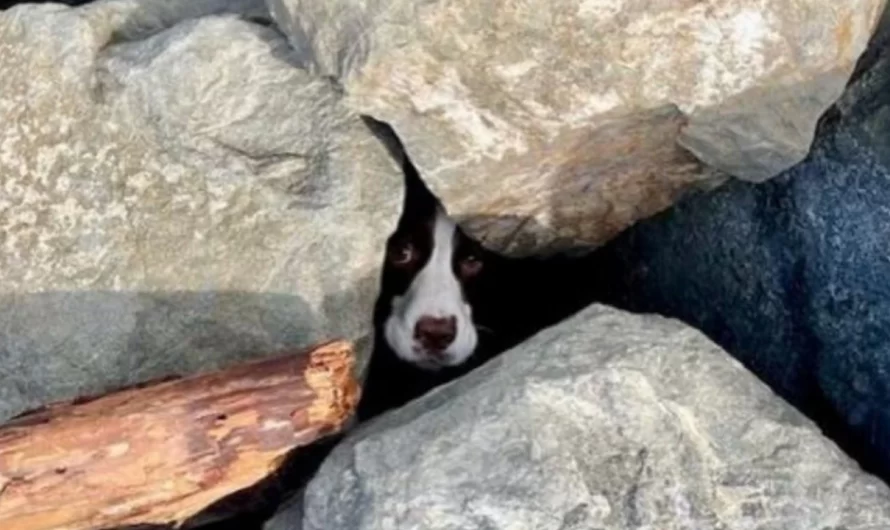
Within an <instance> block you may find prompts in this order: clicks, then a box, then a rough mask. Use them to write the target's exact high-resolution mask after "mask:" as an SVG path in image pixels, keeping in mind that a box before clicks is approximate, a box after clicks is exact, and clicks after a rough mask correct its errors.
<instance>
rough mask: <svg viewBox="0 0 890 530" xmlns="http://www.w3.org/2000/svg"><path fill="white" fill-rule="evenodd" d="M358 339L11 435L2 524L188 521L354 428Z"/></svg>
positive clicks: (31, 527) (138, 390)
mask: <svg viewBox="0 0 890 530" xmlns="http://www.w3.org/2000/svg"><path fill="white" fill-rule="evenodd" d="M354 361H355V359H354V352H353V347H352V345H351V344H350V343H348V342H345V341H335V342H329V343H326V344H322V345H318V346H315V347H313V348H310V349H308V350H306V351H303V352H299V353H294V354H290V355H284V356H279V357H274V358H269V359H263V360H259V361H254V362H249V363H245V364H241V365H237V366H234V367H231V368H228V369H225V370H221V371H218V372H214V373H206V374H199V375H195V376H191V377H186V378H178V379H174V380H166V381H161V382H155V383H148V384H145V385H140V386H139V387H133V388H129V389H125V390H121V391H118V392H113V393H110V394H107V395H104V396H101V397H93V398H80V399H76V400H74V401H72V402H66V403H57V404H54V405H50V406H48V407H45V408H42V409H40V410H37V411H34V412H30V413H27V414H25V415H23V416H19V417H18V418H16V419H14V420H12V421H10V422H9V423H7V424H6V425H3V426H2V427H0V528H2V529H4V530H50V529H52V530H62V529H65V530H80V529H96V528H112V527H123V526H141V525H156V524H157V525H167V524H172V525H177V524H180V523H182V522H183V521H185V520H187V519H188V518H189V517H191V516H193V515H195V514H197V513H199V512H201V510H203V509H204V508H206V507H208V506H210V505H211V504H213V503H214V502H216V501H218V500H220V499H222V498H224V497H226V496H227V495H229V494H231V493H234V492H236V491H239V490H242V489H244V488H247V487H250V486H251V485H253V484H255V483H257V482H259V481H260V480H261V479H263V478H265V477H267V476H269V475H270V474H272V473H274V472H275V471H276V469H278V467H279V466H280V465H281V463H282V462H283V461H284V459H285V457H287V456H288V455H289V454H290V453H291V452H292V451H293V450H295V449H296V448H298V447H300V446H304V445H307V444H309V443H311V442H313V441H315V440H317V439H319V438H321V437H323V436H325V435H328V434H333V433H336V432H338V431H340V430H342V429H343V427H344V425H345V424H346V422H347V421H348V420H349V418H350V417H351V415H352V413H353V410H354V408H355V405H356V403H357V401H358V397H359V393H360V390H359V386H358V383H357V381H356V380H355V379H354V376H353V368H354Z"/></svg>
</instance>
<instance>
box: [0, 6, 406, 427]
mask: <svg viewBox="0 0 890 530" xmlns="http://www.w3.org/2000/svg"><path fill="white" fill-rule="evenodd" d="M227 12H228V13H229V14H226V13H227ZM263 12H265V5H264V4H262V3H261V2H247V1H236V2H222V1H215V2H214V1H192V0H188V1H186V0H183V1H182V2H167V1H164V2H152V1H150V0H146V1H130V0H121V1H118V0H115V1H110V2H102V3H95V4H90V5H88V6H85V7H81V8H77V9H71V8H68V7H65V6H61V5H53V4H40V5H19V6H16V7H14V8H12V9H10V10H8V11H5V12H2V13H0V420H2V419H4V418H7V417H9V416H10V415H12V414H15V413H18V412H20V411H22V410H23V409H25V408H28V407H31V406H35V405H38V404H41V403H44V402H46V401H48V400H54V399H59V398H63V397H70V396H72V395H76V394H81V393H92V392H99V391H104V390H107V389H110V388H114V387H117V386H120V385H125V384H129V383H132V382H137V381H143V380H146V379H150V378H153V377H158V376H161V375H165V374H169V373H173V372H178V373H184V372H192V371H195V370H198V369H211V368H214V367H216V366H219V365H221V364H223V363H228V362H232V361H234V360H235V359H239V358H245V357H248V356H252V355H261V354H268V353H273V351H274V350H276V349H278V348H283V347H299V346H304V345H306V344H308V343H311V342H314V341H316V340H320V339H327V338H330V337H333V336H343V337H347V338H359V337H360V336H361V334H364V333H366V329H367V318H368V316H367V315H368V314H370V310H371V306H372V302H373V297H374V296H375V286H376V285H375V284H376V275H377V267H378V266H379V261H380V259H381V255H382V249H383V241H384V238H385V237H386V234H387V232H388V231H389V230H390V229H391V225H392V224H394V222H395V220H396V218H397V216H398V208H399V206H400V204H399V202H400V201H401V176H400V173H399V171H398V168H397V166H396V164H394V162H393V161H392V160H391V158H390V157H389V154H388V153H387V152H386V150H385V148H384V147H383V146H382V145H381V144H380V142H379V141H378V140H377V139H376V138H375V137H373V136H372V135H371V134H370V132H369V131H368V129H367V128H366V126H365V125H364V124H363V123H362V122H361V120H359V119H358V118H357V117H356V116H355V115H354V114H353V113H351V112H350V111H349V110H348V109H347V108H345V107H344V106H343V105H342V102H341V97H340V95H339V94H338V92H337V90H336V87H334V86H331V84H330V83H329V82H327V81H325V80H322V79H320V78H318V77H315V76H313V75H311V74H309V73H307V72H305V71H304V70H301V69H299V68H297V67H296V66H295V65H297V64H299V59H300V58H299V56H297V55H296V54H295V53H294V52H293V50H292V49H291V48H290V47H289V46H288V44H287V42H286V40H285V39H284V37H283V36H281V35H280V34H279V33H278V32H276V31H275V30H274V29H272V28H270V27H268V13H267V12H266V24H263V23H262V19H261V18H260V19H257V17H261V16H262V13H263ZM231 13H242V14H244V13H246V14H247V15H246V16H243V17H242V16H237V15H234V14H231ZM253 20H258V21H257V22H254V21H253Z"/></svg>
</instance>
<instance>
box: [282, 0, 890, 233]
mask: <svg viewBox="0 0 890 530" xmlns="http://www.w3.org/2000/svg"><path fill="white" fill-rule="evenodd" d="M267 2H268V4H269V6H270V10H271V12H272V14H273V16H274V18H275V20H276V22H277V24H278V26H279V27H280V28H281V29H282V30H283V31H285V32H286V33H287V35H288V37H289V39H290V42H291V44H292V46H293V47H294V48H295V49H297V50H300V51H302V52H304V53H305V54H306V56H308V57H311V59H312V60H311V63H310V64H309V67H311V68H313V71H316V72H318V73H319V74H320V75H329V76H331V77H333V78H334V79H336V80H337V81H338V83H339V84H340V85H341V86H342V88H343V90H344V92H345V94H346V97H347V102H348V104H349V105H350V106H351V107H352V108H353V109H356V110H357V111H359V112H362V113H367V114H370V115H372V116H374V117H376V118H378V119H382V120H384V121H388V122H390V123H391V124H393V126H394V127H395V129H396V131H397V132H398V133H399V135H400V136H401V137H402V138H403V140H404V141H405V143H406V145H407V148H408V150H409V151H410V153H411V155H412V156H413V157H414V160H415V162H416V163H417V165H418V166H419V167H420V168H421V170H422V171H423V172H424V174H425V175H427V176H428V177H429V181H430V184H431V186H432V188H433V189H434V191H436V192H437V193H438V194H439V195H440V196H441V197H442V198H443V199H444V201H445V203H446V204H447V205H448V206H449V207H450V208H451V209H452V211H453V212H455V213H457V214H460V215H467V216H469V215H472V216H474V217H478V216H480V215H484V216H485V218H481V219H480V218H475V219H473V221H474V222H473V223H472V225H471V228H472V229H473V231H474V232H476V233H477V234H481V235H483V236H484V237H486V238H487V239H488V240H489V241H491V242H492V243H493V244H497V245H499V246H502V247H504V248H507V249H512V248H515V247H517V244H514V243H513V240H512V238H513V237H515V236H516V234H517V233H519V234H522V235H525V236H528V237H527V238H524V239H523V240H522V241H521V243H522V245H528V244H539V245H544V244H547V243H551V242H553V240H555V239H557V241H556V243H560V244H561V241H559V240H562V239H569V240H570V241H571V240H574V241H578V240H581V241H584V242H587V243H602V242H604V241H605V240H607V239H609V238H610V237H611V236H613V235H615V234H616V233H617V232H619V231H620V230H622V229H624V228H626V227H627V226H629V225H631V224H632V223H633V222H634V221H637V220H639V219H642V218H645V217H648V216H649V215H652V214H653V213H655V212H657V211H659V210H662V209H664V208H665V207H667V206H669V205H670V204H672V203H673V202H674V201H675V200H676V199H677V198H678V196H680V195H682V194H683V192H684V191H686V190H688V189H690V188H692V187H697V186H701V185H712V184H714V183H716V182H718V181H720V180H721V179H722V178H723V173H726V174H729V175H733V176H736V177H740V178H742V179H747V180H756V181H760V180H764V179H766V178H769V177H772V176H774V175H776V174H777V173H779V172H780V171H782V170H784V169H787V168H788V167H790V166H791V165H793V164H795V163H797V162H799V161H800V160H801V159H802V158H803V157H804V156H805V155H806V153H807V151H808V149H809V146H810V143H811V140H812V138H813V131H814V129H815V125H816V120H817V119H818V118H819V116H820V115H822V113H823V112H824V111H825V110H826V109H827V108H828V107H829V106H830V105H831V104H832V103H833V102H834V101H835V100H836V99H837V97H838V96H839V95H840V94H841V92H842V90H843V87H844V85H845V83H846V81H847V79H848V77H849V74H850V72H851V71H852V69H853V66H854V63H855V61H856V59H857V58H858V57H859V55H860V54H861V52H862V51H863V50H864V49H865V46H866V44H867V41H868V38H869V36H870V35H871V32H872V30H873V28H874V26H875V24H876V21H877V19H878V16H879V14H880V11H881V8H882V6H883V5H884V0H850V1H845V2H825V1H823V0H767V1H761V2H757V3H756V5H755V4H752V3H751V2H750V1H747V0H741V1H740V0H707V1H677V2H635V1H627V0H559V1H553V0H507V1H491V0H487V1H486V0H453V1H448V2H445V1H429V0H327V1H324V2H319V1H316V0H267ZM681 146H682V147H681ZM693 154H694V155H695V156H693ZM699 161H701V162H704V164H702V163H701V162H699ZM714 170H719V171H714ZM526 217H532V218H533V219H534V220H535V221H537V223H532V224H529V223H525V222H524V219H525V218H526Z"/></svg>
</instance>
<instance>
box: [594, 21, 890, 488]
mask: <svg viewBox="0 0 890 530" xmlns="http://www.w3.org/2000/svg"><path fill="white" fill-rule="evenodd" d="M888 36H890V16H888V15H886V14H885V16H884V23H883V25H882V28H881V29H880V31H879V33H878V34H877V36H876V37H875V39H874V41H873V43H872V46H871V48H870V49H869V51H868V52H867V54H866V55H865V56H864V57H863V60H862V63H861V65H860V68H859V71H858V73H857V74H856V75H855V76H854V81H853V82H852V84H851V86H850V87H848V89H847V91H846V92H845V94H844V96H843V97H842V99H841V100H840V101H839V102H838V104H837V105H836V106H835V107H834V108H833V109H832V111H830V112H829V113H828V114H827V115H826V116H825V117H824V118H823V120H822V123H821V125H820V128H819V133H818V135H817V140H816V142H815V144H814V146H813V149H812V152H811V154H810V155H809V156H808V158H807V159H806V160H805V161H804V162H802V163H801V164H799V165H797V166H796V167H794V168H792V169H791V170H789V171H787V172H786V173H784V174H782V175H780V176H779V177H776V178H775V179H774V180H772V181H770V182H766V183H763V184H759V185H752V184H746V183H741V182H732V183H730V184H728V185H726V186H725V187H723V188H721V189H719V190H717V191H716V192H713V193H711V194H702V195H700V196H696V197H690V198H688V199H687V200H684V201H681V202H680V203H679V204H677V205H676V206H675V207H673V208H672V209H671V210H669V211H668V212H665V213H664V214H662V215H659V216H656V217H655V218H652V219H650V220H647V221H645V222H642V223H640V224H638V225H637V226H635V227H634V228H632V229H630V230H628V231H627V232H625V233H624V234H623V235H621V236H620V237H618V238H617V239H615V240H613V241H612V242H611V243H610V244H608V245H607V246H605V247H604V248H603V249H602V250H600V251H599V255H600V260H601V262H600V266H601V267H602V270H601V271H600V273H601V274H602V275H604V276H606V277H607V278H608V280H607V281H608V282H609V283H610V284H611V285H612V286H613V287H616V289H615V290H614V292H613V293H612V295H611V296H610V297H609V301H611V302H613V303H616V304H618V305H619V306H621V307H624V308H628V309H632V310H636V311H646V312H658V313H662V314H665V315H669V316H673V317H678V318H680V319H682V320H684V321H686V322H687V323H690V324H692V325H693V326H695V327H697V328H699V329H702V330H703V331H705V332H706V333H707V334H708V335H709V336H710V337H711V338H713V339H714V340H715V341H716V342H718V343H719V344H720V345H721V346H723V347H724V348H725V349H727V350H728V351H729V352H730V353H731V354H732V355H734V356H735V357H737V358H738V359H740V360H741V361H742V362H743V363H744V364H745V365H746V366H748V367H749V368H750V369H751V370H752V371H753V372H754V373H756V374H757V375H758V376H760V377H761V378H762V379H763V380H764V381H766V382H767V383H769V384H770V385H771V386H772V387H773V388H774V389H776V390H777V391H778V392H779V393H780V394H781V395H782V396H784V397H785V398H787V399H788V400H790V401H791V402H792V403H794V404H795V405H797V406H798V407H799V408H800V409H801V410H803V411H805V412H806V413H807V414H809V415H811V416H812V417H813V418H815V419H817V420H818V421H819V422H820V423H821V424H822V426H823V427H824V428H825V429H826V430H827V431H828V433H829V434H830V435H831V436H833V437H835V438H836V439H837V440H838V441H839V442H840V443H841V444H842V445H843V446H844V447H845V448H846V449H847V450H848V451H850V452H851V453H852V454H854V455H856V456H857V457H858V458H860V459H861V461H862V463H863V464H864V465H866V466H867V467H868V469H871V470H874V471H877V472H878V473H880V474H881V475H882V476H883V477H885V478H888V479H890V49H888V48H887V46H886V44H887V42H888Z"/></svg>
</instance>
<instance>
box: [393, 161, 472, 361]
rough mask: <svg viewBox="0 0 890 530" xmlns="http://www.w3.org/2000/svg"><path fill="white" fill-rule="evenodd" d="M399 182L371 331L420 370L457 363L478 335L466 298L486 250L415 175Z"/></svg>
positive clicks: (469, 352) (463, 357) (470, 300)
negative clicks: (401, 192)
mask: <svg viewBox="0 0 890 530" xmlns="http://www.w3.org/2000/svg"><path fill="white" fill-rule="evenodd" d="M408 170H409V171H411V170H412V168H409V169H408ZM406 184H407V186H406V195H405V203H404V207H403V211H402V216H401V218H400V219H399V224H398V226H397V228H396V230H395V232H394V233H393V234H392V235H391V236H390V237H389V239H388V241H387V248H386V258H385V263H384V266H383V279H382V282H381V293H380V296H381V299H380V301H379V305H378V307H379V308H380V311H381V312H382V315H380V318H379V322H378V324H379V328H380V329H378V333H382V335H383V337H384V338H385V340H386V342H387V344H388V345H389V347H390V349H392V351H393V352H394V353H395V354H396V356H398V357H399V358H401V359H402V360H403V361H406V362H408V363H411V364H413V365H415V366H417V367H419V368H422V369H426V370H437V369H440V368H445V367H453V366H458V365H460V364H463V363H464V362H465V361H466V360H467V359H468V358H469V357H470V356H471V355H472V354H473V352H474V351H475V350H476V347H477V344H478V341H479V337H478V332H477V329H476V325H475V324H474V320H473V306H472V299H473V292H474V287H475V285H476V284H477V283H478V282H479V281H480V279H481V277H482V276H483V274H484V269H485V265H486V264H485V256H486V255H487V253H486V252H485V250H484V249H483V248H482V246H481V245H480V244H479V243H478V242H476V241H475V240H473V239H471V238H469V237H468V236H466V235H465V234H464V232H463V231H462V230H461V229H460V227H459V226H458V225H457V224H456V223H455V222H454V221H453V220H452V219H451V218H450V217H449V216H448V214H447V212H446V211H445V208H444V207H443V206H442V204H441V203H440V202H439V201H438V199H436V198H435V196H433V195H432V193H431V192H430V191H429V190H428V189H427V188H426V186H425V185H424V184H423V183H422V181H420V179H419V177H417V176H416V173H414V174H409V175H407V176H406Z"/></svg>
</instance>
